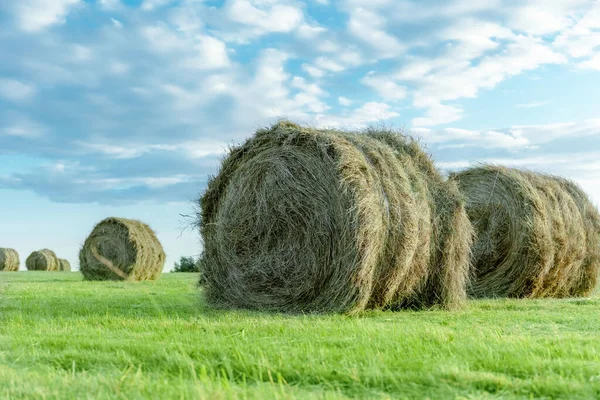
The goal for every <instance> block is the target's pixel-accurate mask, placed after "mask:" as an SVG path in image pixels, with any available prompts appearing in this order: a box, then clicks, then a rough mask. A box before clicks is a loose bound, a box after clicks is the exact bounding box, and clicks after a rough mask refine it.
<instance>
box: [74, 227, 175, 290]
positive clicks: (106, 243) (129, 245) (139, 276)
mask: <svg viewBox="0 0 600 400" xmlns="http://www.w3.org/2000/svg"><path fill="white" fill-rule="evenodd" d="M165 258H166V257H165V252H164V250H163V248H162V245H161V244H160V242H159V241H158V238H157V237H156V235H155V233H154V231H153V230H152V229H151V228H150V227H149V226H148V225H146V224H145V223H143V222H141V221H136V220H131V219H124V218H107V219H105V220H103V221H101V222H100V223H98V225H96V226H95V227H94V229H93V230H92V233H90V235H89V236H88V238H87V239H86V240H85V243H84V244H83V247H82V248H81V250H80V252H79V264H80V267H79V269H80V271H81V273H82V274H83V276H84V277H85V279H88V280H130V281H142V280H154V279H157V278H158V277H159V276H160V274H161V273H162V270H163V267H164V265H165Z"/></svg>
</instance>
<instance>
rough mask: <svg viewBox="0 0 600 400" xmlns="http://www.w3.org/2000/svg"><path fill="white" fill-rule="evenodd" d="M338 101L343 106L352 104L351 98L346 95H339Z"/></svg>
mask: <svg viewBox="0 0 600 400" xmlns="http://www.w3.org/2000/svg"><path fill="white" fill-rule="evenodd" d="M338 103H340V105H342V106H344V107H347V106H349V105H351V104H352V100H350V99H349V98H347V97H344V96H340V97H338Z"/></svg>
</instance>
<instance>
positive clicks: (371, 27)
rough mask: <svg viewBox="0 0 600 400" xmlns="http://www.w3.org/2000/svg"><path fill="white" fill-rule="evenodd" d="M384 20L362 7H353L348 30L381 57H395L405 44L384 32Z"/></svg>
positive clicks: (403, 48)
mask: <svg viewBox="0 0 600 400" xmlns="http://www.w3.org/2000/svg"><path fill="white" fill-rule="evenodd" d="M384 28H385V20H384V19H383V18H381V17H380V16H379V15H378V14H377V13H375V12H372V11H370V10H367V9H364V8H355V9H353V10H352V11H351V12H350V20H349V22H348V30H349V31H350V33H351V34H352V35H354V36H355V37H357V38H358V39H360V40H362V41H363V42H365V43H366V44H368V45H369V46H371V47H373V48H374V49H375V50H376V51H377V52H378V53H379V54H380V56H381V57H384V58H385V57H397V56H399V55H400V54H401V53H402V52H403V51H404V50H405V46H404V45H402V43H400V41H399V40H398V39H397V38H396V37H394V36H392V35H390V34H388V33H387V32H385V30H384Z"/></svg>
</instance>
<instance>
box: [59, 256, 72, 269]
mask: <svg viewBox="0 0 600 400" xmlns="http://www.w3.org/2000/svg"><path fill="white" fill-rule="evenodd" d="M58 263H59V266H58V270H59V271H64V272H71V263H70V262H69V261H68V260H65V259H64V258H59V259H58Z"/></svg>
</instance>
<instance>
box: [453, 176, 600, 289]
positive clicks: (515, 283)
mask: <svg viewBox="0 0 600 400" xmlns="http://www.w3.org/2000/svg"><path fill="white" fill-rule="evenodd" d="M452 179H454V180H456V181H457V183H458V185H459V187H460V189H461V191H462V192H463V193H464V194H465V196H466V198H467V212H468V214H469V217H470V219H471V222H472V223H473V225H474V227H475V230H476V240H475V244H474V246H473V260H472V265H473V268H474V280H473V282H472V286H471V288H470V291H471V294H472V295H473V296H475V297H495V296H502V297H530V298H539V297H559V298H560V297H571V296H586V295H589V294H590V293H591V292H592V291H593V289H594V288H595V286H596V283H597V281H598V274H599V272H600V215H599V214H598V210H597V209H596V208H595V207H594V206H593V204H592V203H591V202H590V200H589V199H588V197H587V196H586V194H585V193H584V192H583V191H582V190H581V189H580V188H579V187H578V186H577V185H576V184H574V183H573V182H570V181H568V180H566V179H563V178H557V177H553V176H549V175H543V174H538V173H533V172H525V171H520V170H516V169H511V168H504V167H497V166H482V167H477V168H472V169H469V170H466V171H464V172H461V173H458V174H454V175H453V176H452Z"/></svg>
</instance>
